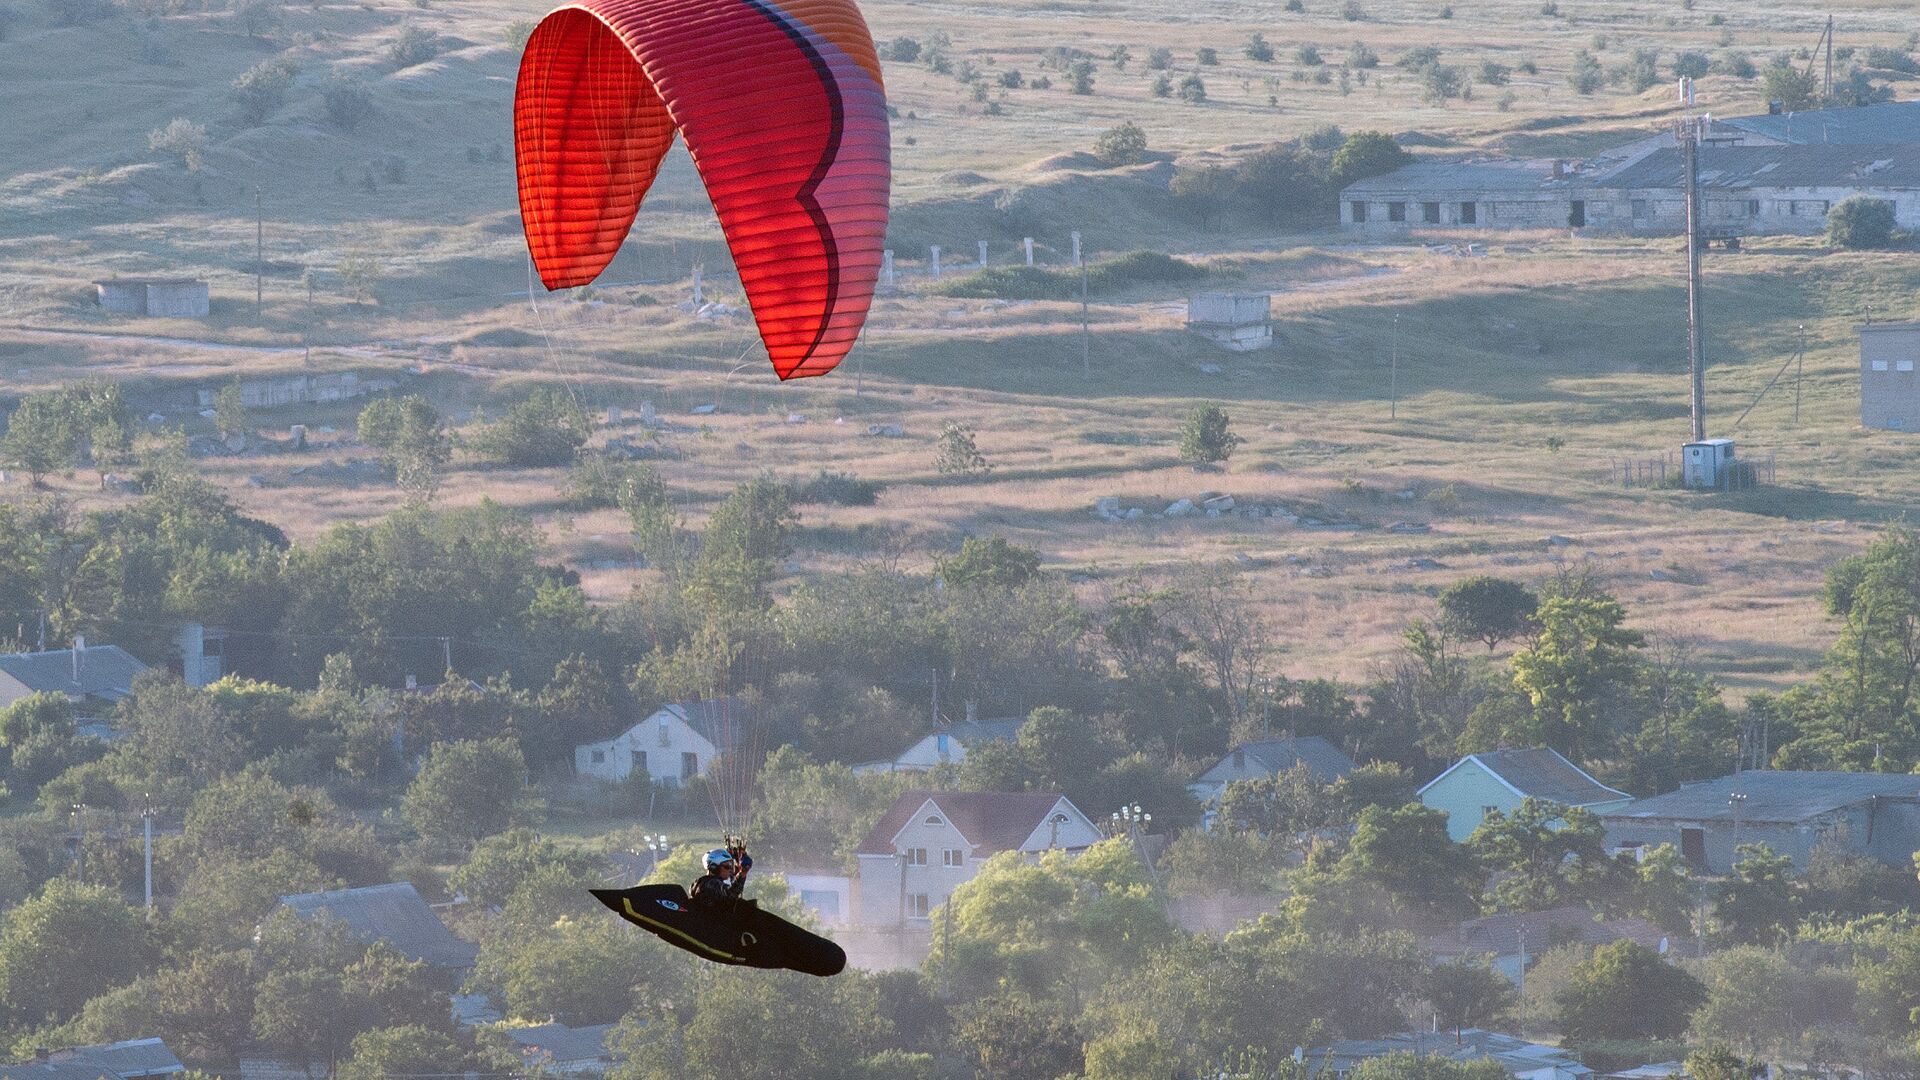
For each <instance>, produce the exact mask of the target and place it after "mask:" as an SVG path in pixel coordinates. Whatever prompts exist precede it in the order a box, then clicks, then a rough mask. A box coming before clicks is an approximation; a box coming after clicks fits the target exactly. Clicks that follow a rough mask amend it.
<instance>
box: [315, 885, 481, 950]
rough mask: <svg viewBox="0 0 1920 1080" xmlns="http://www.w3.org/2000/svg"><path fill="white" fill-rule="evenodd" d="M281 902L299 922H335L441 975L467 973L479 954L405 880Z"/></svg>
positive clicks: (474, 947) (332, 891)
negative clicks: (423, 964) (443, 972)
mask: <svg viewBox="0 0 1920 1080" xmlns="http://www.w3.org/2000/svg"><path fill="white" fill-rule="evenodd" d="M280 903H281V905H282V906H284V907H286V908H287V909H288V910H289V911H292V912H293V913H294V914H296V915H298V916H300V917H301V918H303V919H312V918H318V917H321V916H328V917H331V918H334V919H338V920H339V921H340V922H341V924H342V925H344V926H346V928H347V929H348V930H350V931H352V932H353V934H354V935H355V936H356V937H359V938H361V939H362V940H365V941H384V942H386V943H387V944H389V945H392V946H393V947H394V948H396V949H398V950H400V952H401V953H402V954H403V955H405V956H406V957H407V959H409V960H420V961H423V962H425V963H426V964H428V965H429V966H431V967H435V968H439V969H441V970H442V971H450V972H459V971H466V970H468V969H470V968H472V967H473V962H474V959H475V957H477V956H478V955H479V952H480V950H479V948H478V947H476V946H475V945H474V944H473V943H472V942H469V941H462V940H461V939H459V938H457V937H455V936H453V931H451V930H448V929H447V924H446V923H443V922H441V921H440V916H438V915H436V914H434V912H433V909H432V908H430V907H428V906H427V902H426V901H425V900H422V899H421V898H420V893H419V892H418V891H416V890H415V889H414V887H413V883H412V882H409V881H396V882H392V883H390V884H386V885H367V886H363V887H361V888H358V889H333V890H330V891H328V892H316V893H298V894H295V895H292V896H283V897H281V898H280Z"/></svg>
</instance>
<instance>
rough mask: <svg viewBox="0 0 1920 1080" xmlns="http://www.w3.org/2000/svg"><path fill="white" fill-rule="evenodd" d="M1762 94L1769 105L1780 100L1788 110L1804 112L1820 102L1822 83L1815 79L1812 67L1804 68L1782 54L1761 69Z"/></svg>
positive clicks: (1783, 108) (1781, 104) (1785, 109)
mask: <svg viewBox="0 0 1920 1080" xmlns="http://www.w3.org/2000/svg"><path fill="white" fill-rule="evenodd" d="M1760 94H1761V96H1762V97H1763V98H1764V99H1765V100H1766V101H1767V103H1768V105H1769V107H1771V106H1772V104H1773V103H1774V102H1779V103H1780V108H1781V109H1782V110H1784V111H1786V112H1804V111H1805V110H1807V109H1811V108H1814V107H1815V106H1816V105H1817V104H1818V102H1819V98H1820V84H1819V83H1818V82H1816V81H1815V80H1814V77H1813V70H1812V69H1811V68H1808V69H1806V70H1802V69H1801V68H1800V65H1798V64H1796V63H1794V62H1793V61H1792V60H1790V59H1788V58H1787V57H1785V56H1780V57H1776V58H1775V59H1774V61H1773V62H1772V63H1770V64H1768V65H1767V66H1766V67H1765V68H1763V69H1761V71H1760Z"/></svg>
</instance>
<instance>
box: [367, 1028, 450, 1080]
mask: <svg viewBox="0 0 1920 1080" xmlns="http://www.w3.org/2000/svg"><path fill="white" fill-rule="evenodd" d="M471 1058H472V1055H471V1054H470V1053H469V1052H468V1051H467V1050H465V1049H463V1048H462V1047H461V1046H460V1045H459V1044H458V1043H456V1042H454V1041H453V1038H452V1036H450V1035H449V1034H447V1033H446V1032H443V1031H435V1030H432V1029H429V1028H424V1027H421V1026H419V1025H417V1024H410V1025H407V1026H405V1027H389V1028H375V1029H374V1030H372V1031H366V1032H362V1033H361V1034H359V1035H357V1036H355V1037H354V1040H353V1047H352V1050H351V1051H350V1052H349V1053H348V1055H347V1059H346V1060H345V1061H343V1062H341V1063H340V1070H339V1072H338V1073H337V1077H338V1080H387V1078H388V1077H394V1076H419V1075H423V1074H447V1073H455V1074H457V1073H463V1072H465V1071H467V1069H466V1067H467V1064H468V1062H469V1061H470V1060H471Z"/></svg>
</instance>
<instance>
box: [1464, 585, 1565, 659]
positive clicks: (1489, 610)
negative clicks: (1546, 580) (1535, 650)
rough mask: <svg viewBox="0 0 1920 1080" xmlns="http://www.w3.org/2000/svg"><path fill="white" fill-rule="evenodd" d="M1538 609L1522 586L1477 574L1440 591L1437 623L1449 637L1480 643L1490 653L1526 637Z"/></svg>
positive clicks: (1531, 594) (1529, 592) (1534, 599)
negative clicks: (1500, 646)
mask: <svg viewBox="0 0 1920 1080" xmlns="http://www.w3.org/2000/svg"><path fill="white" fill-rule="evenodd" d="M1539 606H1540V598H1539V597H1537V596H1535V595H1534V594H1533V590H1531V589H1529V588H1527V587H1526V586H1525V585H1522V584H1520V583H1519V582H1517V581H1514V580H1512V579H1510V578H1503V577H1495V576H1493V575H1491V574H1481V575H1479V576H1477V577H1470V578H1465V579H1463V580H1461V581H1456V582H1454V583H1453V584H1452V585H1449V586H1447V587H1446V588H1445V589H1444V590H1442V591H1441V593H1440V620H1441V622H1442V623H1443V624H1444V625H1445V626H1446V628H1447V629H1448V630H1449V631H1451V632H1452V633H1455V634H1458V635H1460V636H1461V637H1467V638H1472V639H1474V640H1476V641H1480V642H1484V643H1485V644H1486V646H1487V651H1488V652H1492V651H1493V650H1494V647H1495V646H1497V645H1499V644H1500V643H1501V642H1503V641H1512V640H1514V639H1515V638H1520V637H1524V636H1526V634H1527V633H1528V631H1530V630H1531V629H1532V628H1533V616H1534V612H1535V611H1536V610H1538V608H1539Z"/></svg>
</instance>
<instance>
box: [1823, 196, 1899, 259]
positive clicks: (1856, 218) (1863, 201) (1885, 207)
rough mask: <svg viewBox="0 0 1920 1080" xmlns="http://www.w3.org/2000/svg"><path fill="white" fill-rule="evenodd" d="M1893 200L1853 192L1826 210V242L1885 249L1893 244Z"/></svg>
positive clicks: (1851, 246) (1839, 245) (1841, 245)
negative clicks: (1873, 197)
mask: <svg viewBox="0 0 1920 1080" xmlns="http://www.w3.org/2000/svg"><path fill="white" fill-rule="evenodd" d="M1894 226H1895V221H1894V216H1893V203H1891V202H1889V201H1887V200H1886V199H1872V198H1868V197H1867V196H1865V195H1850V196H1848V197H1847V198H1844V199H1841V200H1840V201H1839V202H1837V203H1835V204H1834V205H1833V208H1832V209H1831V210H1828V211H1827V243H1829V244H1832V245H1833V246H1835V247H1843V248H1883V247H1887V246H1888V245H1890V244H1892V243H1893V233H1894Z"/></svg>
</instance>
